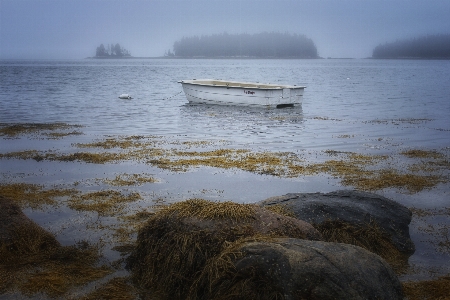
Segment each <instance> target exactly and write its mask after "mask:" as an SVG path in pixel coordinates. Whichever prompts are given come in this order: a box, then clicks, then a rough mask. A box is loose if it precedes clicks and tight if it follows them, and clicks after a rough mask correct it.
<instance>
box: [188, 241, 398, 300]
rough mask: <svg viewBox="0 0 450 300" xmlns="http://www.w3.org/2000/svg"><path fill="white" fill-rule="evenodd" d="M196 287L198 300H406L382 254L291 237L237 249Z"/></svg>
mask: <svg viewBox="0 0 450 300" xmlns="http://www.w3.org/2000/svg"><path fill="white" fill-rule="evenodd" d="M224 262H225V263H224ZM226 262H228V263H226ZM227 266H228V267H227ZM197 288H198V290H197V291H196V292H197V294H196V295H195V297H193V298H197V299H403V293H402V288H401V284H400V282H399V280H398V278H397V277H396V275H395V274H394V273H393V271H392V270H391V269H390V267H389V266H388V265H387V264H386V262H385V261H384V260H383V259H381V258H380V257H379V256H378V255H375V254H373V253H371V252H369V251H367V250H364V249H362V248H360V247H356V246H352V245H346V244H340V243H327V242H321V241H308V240H299V239H289V238H279V239H275V240H273V241H253V242H246V243H241V244H239V245H237V246H236V247H235V248H234V249H232V251H230V250H229V251H228V252H227V253H226V254H223V255H222V256H221V257H219V258H217V259H216V260H215V261H213V262H211V263H210V266H209V268H207V272H204V273H203V276H202V278H201V280H200V281H199V284H198V285H197Z"/></svg>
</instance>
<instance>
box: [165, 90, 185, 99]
mask: <svg viewBox="0 0 450 300" xmlns="http://www.w3.org/2000/svg"><path fill="white" fill-rule="evenodd" d="M182 92H183V91H181V92H178V93H176V94H175V95H173V96H170V97H168V98H163V99H162V100H169V99H171V98H173V97H175V96H178V95H179V94H181V93H182Z"/></svg>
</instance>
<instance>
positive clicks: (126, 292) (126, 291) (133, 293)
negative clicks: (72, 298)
mask: <svg viewBox="0 0 450 300" xmlns="http://www.w3.org/2000/svg"><path fill="white" fill-rule="evenodd" d="M97 299H120V300H133V299H138V290H137V289H136V288H135V287H134V286H133V285H132V284H131V283H130V279H129V278H127V277H116V278H113V279H111V280H110V281H108V282H107V283H105V284H104V285H102V286H100V287H97V288H96V289H95V291H93V292H92V293H89V294H87V295H85V296H83V297H81V298H79V300H97Z"/></svg>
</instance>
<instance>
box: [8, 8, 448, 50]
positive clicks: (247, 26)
mask: <svg viewBox="0 0 450 300" xmlns="http://www.w3.org/2000/svg"><path fill="white" fill-rule="evenodd" d="M449 16H450V1H449V0H115V1H109V0H0V59H9V58H30V59H34V58H42V59H50V58H55V59H64V58H85V57H89V56H95V50H96V48H97V46H99V45H100V44H101V43H103V44H105V45H106V44H111V43H114V44H115V43H120V45H121V46H122V47H124V48H126V49H127V50H129V51H130V52H131V55H133V56H137V57H148V56H162V55H163V54H164V52H165V51H167V50H169V49H170V50H172V49H173V48H172V46H173V43H174V42H175V41H177V40H179V39H181V38H182V37H183V36H186V37H189V36H194V35H198V36H201V35H211V34H218V33H223V32H227V33H229V34H240V33H249V34H253V33H260V32H264V31H267V32H272V31H275V32H281V33H285V32H288V33H290V34H304V35H306V36H307V37H309V38H311V39H312V40H313V41H314V43H315V45H316V47H317V49H318V54H319V56H321V57H355V58H361V57H370V56H371V55H372V50H373V48H374V47H375V46H377V45H378V44H380V43H385V42H392V41H395V40H397V39H405V38H413V37H416V36H422V35H426V34H440V33H450V17H449Z"/></svg>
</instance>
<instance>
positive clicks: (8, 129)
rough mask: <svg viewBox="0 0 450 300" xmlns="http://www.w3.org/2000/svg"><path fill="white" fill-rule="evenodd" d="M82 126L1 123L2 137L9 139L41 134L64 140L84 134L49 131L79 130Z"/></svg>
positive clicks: (0, 131) (0, 132)
mask: <svg viewBox="0 0 450 300" xmlns="http://www.w3.org/2000/svg"><path fill="white" fill-rule="evenodd" d="M79 127H82V126H81V125H70V124H66V123H18V124H6V123H0V136H6V137H8V138H14V137H17V136H20V135H25V134H36V133H41V132H42V133H41V134H42V135H44V136H45V135H46V136H49V137H50V138H62V137H64V136H68V135H74V134H75V135H78V134H82V133H81V132H79V131H72V132H51V133H48V132H47V131H57V130H59V131H61V130H68V129H72V128H79Z"/></svg>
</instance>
